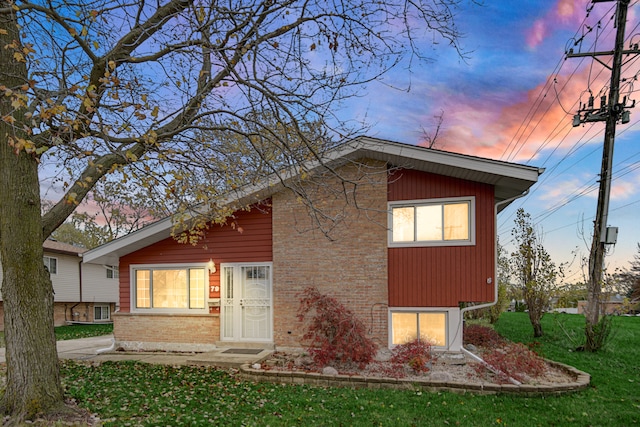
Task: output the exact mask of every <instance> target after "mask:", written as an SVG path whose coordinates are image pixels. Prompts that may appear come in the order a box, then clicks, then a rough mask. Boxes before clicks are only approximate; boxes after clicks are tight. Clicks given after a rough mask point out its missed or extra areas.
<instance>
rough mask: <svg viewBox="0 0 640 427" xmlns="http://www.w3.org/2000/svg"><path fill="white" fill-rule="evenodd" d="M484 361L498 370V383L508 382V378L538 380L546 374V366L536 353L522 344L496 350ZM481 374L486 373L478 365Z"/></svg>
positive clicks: (485, 356)
mask: <svg viewBox="0 0 640 427" xmlns="http://www.w3.org/2000/svg"><path fill="white" fill-rule="evenodd" d="M483 359H484V361H485V362H486V363H487V364H488V365H489V366H491V367H492V368H493V369H495V370H497V374H498V377H497V380H498V382H507V380H508V378H513V379H515V380H517V381H520V382H522V381H525V380H526V378H527V377H530V378H538V377H540V376H542V375H543V374H544V373H545V370H546V364H545V362H544V360H543V359H542V358H541V357H540V356H538V355H537V354H536V353H535V352H533V351H531V350H530V349H528V348H527V347H526V346H525V345H524V344H522V343H510V344H507V345H505V346H503V347H501V348H496V349H494V350H492V351H490V352H488V353H485V354H484V356H483ZM477 371H478V372H479V373H486V370H485V369H484V367H483V366H481V365H478V366H477Z"/></svg>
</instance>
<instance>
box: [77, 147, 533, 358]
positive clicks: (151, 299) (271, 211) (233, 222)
mask: <svg viewBox="0 0 640 427" xmlns="http://www.w3.org/2000/svg"><path fill="white" fill-rule="evenodd" d="M303 169H304V170H305V173H303V174H297V173H291V174H289V175H286V176H282V175H281V177H280V178H279V179H277V180H276V179H266V180H265V182H264V183H263V184H262V185H257V186H252V187H248V188H244V189H242V190H241V191H238V192H236V193H234V194H233V195H232V196H230V197H229V198H228V199H227V200H225V201H223V202H224V203H225V204H226V206H229V207H231V210H232V211H234V210H235V213H234V214H233V215H232V216H231V217H230V218H228V220H227V222H226V223H225V224H224V225H213V224H212V225H211V226H210V227H209V228H208V229H207V230H205V231H206V234H205V235H204V236H203V238H202V239H201V240H200V241H199V242H198V243H196V244H195V245H190V244H181V243H178V242H177V241H176V240H175V239H174V238H173V237H172V236H171V233H172V219H171V218H166V219H163V220H161V221H158V222H156V223H153V224H150V225H148V226H146V227H144V228H142V229H140V230H138V231H135V232H133V233H131V234H129V235H127V236H124V237H122V238H119V239H116V240H114V241H112V242H110V243H107V244H105V245H103V246H100V247H98V248H95V249H93V250H91V251H88V252H86V253H84V254H83V258H84V263H87V264H91V263H97V264H100V265H104V264H106V265H119V270H120V310H119V312H117V313H114V315H113V320H114V334H115V339H116V342H117V343H116V345H117V346H119V347H122V348H123V349H147V350H179V351H187V350H188V351H205V350H211V349H214V348H217V347H221V346H222V347H224V346H235V347H238V346H260V347H268V348H283V349H284V348H292V347H294V348H295V347H301V346H302V344H301V337H302V335H303V331H302V330H301V324H300V322H299V321H298V320H297V319H296V310H297V308H298V306H299V299H300V293H301V291H303V290H304V289H305V288H307V287H309V286H315V287H317V288H318V290H319V291H320V292H322V293H325V294H330V295H331V296H333V297H335V298H337V299H338V300H339V301H340V302H342V303H343V304H344V305H345V306H347V307H348V308H350V309H351V310H352V311H353V312H355V313H356V315H357V316H358V317H359V318H360V319H361V320H363V322H364V323H365V325H366V326H367V330H368V333H369V334H370V336H371V337H372V338H373V339H374V340H375V341H376V342H377V343H378V344H379V345H380V346H383V347H390V346H393V345H396V344H399V343H403V342H405V341H407V340H409V339H411V338H415V337H417V336H420V337H422V338H424V339H428V340H430V341H431V342H432V343H433V344H434V345H435V347H436V348H438V349H442V350H450V351H459V350H460V349H461V346H462V312H463V311H464V310H468V309H469V308H465V309H461V308H460V307H461V305H462V303H476V304H477V305H476V307H484V306H487V305H490V304H491V303H492V302H493V301H495V298H496V295H497V292H496V282H497V281H496V216H497V213H498V212H500V211H501V210H502V209H504V208H505V207H506V206H507V205H508V204H509V203H510V202H512V201H513V200H514V199H515V198H518V197H520V196H522V195H524V194H526V192H527V191H528V189H529V188H530V187H531V186H532V185H533V184H534V183H535V182H536V181H537V179H538V176H539V174H540V173H541V172H542V171H541V170H540V169H538V168H535V167H530V166H524V165H519V164H513V163H506V162H501V161H495V160H489V159H484V158H479V157H473V156H467V155H461V154H455V153H448V152H444V151H439V150H434V149H427V148H423V147H417V146H413V145H408V144H401V143H396V142H390V141H386V140H380V139H374V138H369V137H359V138H356V139H354V140H351V141H348V142H346V143H344V144H342V145H340V146H338V147H337V148H335V149H333V150H331V151H330V152H328V153H327V154H326V155H324V156H323V158H322V162H315V163H310V164H308V165H305V166H304V168H303ZM328 171H331V172H328ZM302 192H304V194H305V197H304V198H303V197H300V194H302ZM249 204H250V205H251V208H250V209H247V210H242V209H237V208H239V207H240V206H248V205H249Z"/></svg>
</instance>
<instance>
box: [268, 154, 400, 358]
mask: <svg viewBox="0 0 640 427" xmlns="http://www.w3.org/2000/svg"><path fill="white" fill-rule="evenodd" d="M338 174H339V175H340V176H341V177H343V178H344V179H349V180H352V182H353V183H354V184H346V186H345V189H346V190H345V191H342V190H341V189H342V185H341V184H340V183H339V182H338V178H336V177H335V176H330V177H327V178H326V179H325V180H323V181H322V183H321V184H318V185H315V184H314V183H315V182H320V180H319V179H318V178H314V180H313V181H309V182H307V183H306V184H305V185H304V188H305V191H306V192H307V194H308V195H310V196H311V198H312V200H313V203H314V204H313V207H312V208H315V209H317V211H316V213H317V214H318V217H322V216H324V215H328V216H330V217H331V218H336V219H338V221H337V222H335V223H332V222H330V221H326V220H322V219H319V220H318V221H317V222H314V220H313V217H312V216H310V215H309V207H308V206H305V205H304V204H303V202H302V201H300V200H299V199H298V197H297V196H296V195H295V194H294V193H293V192H291V191H284V192H280V193H278V194H276V195H274V196H273V272H274V276H273V278H274V280H273V283H274V289H273V307H274V342H275V344H276V345H277V346H281V347H300V346H301V343H300V339H301V336H302V333H303V331H302V330H301V324H300V322H299V321H298V320H297V319H296V311H297V309H298V306H299V301H300V296H299V294H300V292H301V291H302V290H304V289H305V288H306V287H308V286H315V287H317V288H318V290H319V291H320V292H321V293H325V294H328V295H331V296H333V297H335V298H336V299H338V301H340V302H341V303H342V304H344V305H345V306H347V307H348V308H350V309H351V310H353V311H354V312H355V314H356V315H357V316H358V317H359V318H360V319H361V320H362V321H363V322H364V323H365V325H366V327H367V329H368V330H369V332H370V334H371V336H372V337H373V338H374V339H375V341H376V342H377V343H378V344H380V345H383V346H386V345H387V302H388V296H387V230H386V227H387V213H386V209H387V207H386V203H387V178H386V166H385V165H384V164H383V163H373V162H369V163H368V164H366V165H357V164H350V165H347V166H343V167H342V168H341V169H340V170H338ZM336 190H337V191H336ZM356 204H357V207H356ZM319 225H321V226H322V227H323V229H320V228H319V227H318V226H319ZM323 231H324V232H323ZM325 232H326V234H325Z"/></svg>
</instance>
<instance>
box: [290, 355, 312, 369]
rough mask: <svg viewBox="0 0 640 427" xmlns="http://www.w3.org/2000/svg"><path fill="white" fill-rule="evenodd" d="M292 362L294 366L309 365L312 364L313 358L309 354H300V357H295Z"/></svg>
mask: <svg viewBox="0 0 640 427" xmlns="http://www.w3.org/2000/svg"><path fill="white" fill-rule="evenodd" d="M293 363H294V365H295V366H297V367H299V368H300V367H305V366H311V365H313V359H312V358H311V357H309V356H300V357H296V359H295V360H294V361H293Z"/></svg>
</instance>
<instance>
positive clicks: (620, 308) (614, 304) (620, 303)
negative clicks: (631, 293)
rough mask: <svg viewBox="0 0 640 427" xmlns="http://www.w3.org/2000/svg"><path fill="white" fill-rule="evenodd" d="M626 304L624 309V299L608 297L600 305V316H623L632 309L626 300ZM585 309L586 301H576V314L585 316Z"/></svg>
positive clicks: (614, 296)
mask: <svg viewBox="0 0 640 427" xmlns="http://www.w3.org/2000/svg"><path fill="white" fill-rule="evenodd" d="M626 303H627V304H626V305H627V307H625V297H624V296H622V295H620V294H615V295H609V296H608V299H606V300H604V301H602V302H601V303H600V312H601V313H602V314H623V313H624V312H626V311H627V310H629V309H631V307H632V304H631V303H630V301H628V300H627V301H626ZM586 309H587V301H585V300H582V301H578V314H585V312H586Z"/></svg>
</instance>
